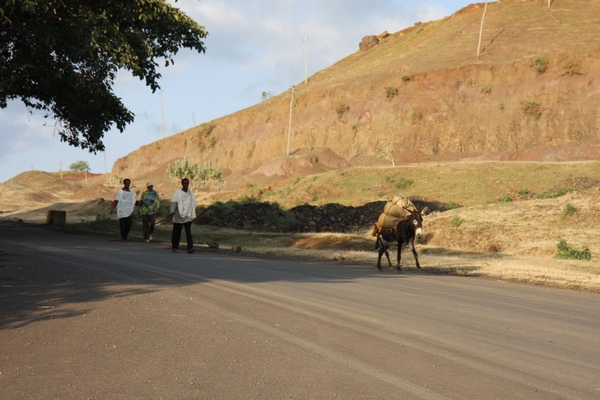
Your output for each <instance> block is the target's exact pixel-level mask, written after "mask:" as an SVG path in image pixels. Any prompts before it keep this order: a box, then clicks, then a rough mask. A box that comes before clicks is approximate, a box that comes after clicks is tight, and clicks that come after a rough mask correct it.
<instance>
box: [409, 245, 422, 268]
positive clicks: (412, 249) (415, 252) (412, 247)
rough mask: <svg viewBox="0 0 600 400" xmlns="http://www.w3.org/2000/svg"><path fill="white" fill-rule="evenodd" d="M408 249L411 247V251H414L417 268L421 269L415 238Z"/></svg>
mask: <svg viewBox="0 0 600 400" xmlns="http://www.w3.org/2000/svg"><path fill="white" fill-rule="evenodd" d="M408 247H410V251H412V253H413V256H415V263H416V264H417V268H418V269H421V265H420V264H419V256H418V255H417V251H416V250H415V242H414V238H413V240H411V241H410V243H409V244H408Z"/></svg>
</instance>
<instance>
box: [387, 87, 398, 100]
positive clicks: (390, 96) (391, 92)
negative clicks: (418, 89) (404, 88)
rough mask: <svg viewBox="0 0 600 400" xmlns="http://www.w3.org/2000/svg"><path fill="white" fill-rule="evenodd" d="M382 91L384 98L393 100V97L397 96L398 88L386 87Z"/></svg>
mask: <svg viewBox="0 0 600 400" xmlns="http://www.w3.org/2000/svg"><path fill="white" fill-rule="evenodd" d="M384 90H385V97H387V98H388V99H393V98H394V96H396V95H397V94H398V88H397V87H396V86H386V87H385V88H384Z"/></svg>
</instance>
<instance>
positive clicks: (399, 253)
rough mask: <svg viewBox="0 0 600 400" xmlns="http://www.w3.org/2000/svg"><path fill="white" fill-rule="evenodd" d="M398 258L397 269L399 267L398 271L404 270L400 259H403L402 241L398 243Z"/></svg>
mask: <svg viewBox="0 0 600 400" xmlns="http://www.w3.org/2000/svg"><path fill="white" fill-rule="evenodd" d="M397 259H398V266H397V269H398V272H400V271H401V270H402V268H400V260H401V259H402V243H401V242H399V243H398V256H397Z"/></svg>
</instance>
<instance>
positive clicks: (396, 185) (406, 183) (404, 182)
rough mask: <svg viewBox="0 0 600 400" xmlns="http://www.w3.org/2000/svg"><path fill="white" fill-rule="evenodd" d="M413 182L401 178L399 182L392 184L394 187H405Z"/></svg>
mask: <svg viewBox="0 0 600 400" xmlns="http://www.w3.org/2000/svg"><path fill="white" fill-rule="evenodd" d="M413 183H414V182H413V181H412V180H411V179H404V178H402V179H401V180H400V181H399V182H396V184H395V185H394V186H395V187H396V189H400V190H402V189H406V188H407V187H409V186H410V185H412V184H413Z"/></svg>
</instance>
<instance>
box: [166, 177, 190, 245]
mask: <svg viewBox="0 0 600 400" xmlns="http://www.w3.org/2000/svg"><path fill="white" fill-rule="evenodd" d="M189 186H190V180H189V179H188V178H183V179H182V180H181V189H177V190H176V191H175V194H173V197H172V198H171V215H172V216H173V234H172V235H171V245H172V250H173V253H177V249H178V248H179V242H180V241H181V228H185V237H186V240H187V252H188V254H192V253H193V252H195V251H196V250H195V249H194V241H193V240H192V222H193V221H194V219H196V198H195V197H194V193H193V192H192V191H191V190H190V188H189Z"/></svg>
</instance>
